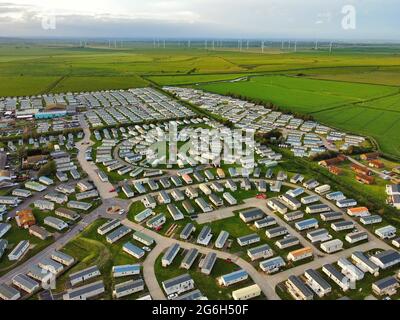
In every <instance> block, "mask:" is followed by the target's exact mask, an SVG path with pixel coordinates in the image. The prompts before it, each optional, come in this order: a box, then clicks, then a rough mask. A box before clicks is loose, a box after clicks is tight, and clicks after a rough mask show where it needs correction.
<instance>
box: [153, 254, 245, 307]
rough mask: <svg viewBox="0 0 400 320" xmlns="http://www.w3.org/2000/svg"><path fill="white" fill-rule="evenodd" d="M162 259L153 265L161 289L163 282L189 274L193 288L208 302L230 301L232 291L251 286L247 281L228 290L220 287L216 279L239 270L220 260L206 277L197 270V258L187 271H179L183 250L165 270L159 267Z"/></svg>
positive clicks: (233, 265) (160, 257) (198, 260)
mask: <svg viewBox="0 0 400 320" xmlns="http://www.w3.org/2000/svg"><path fill="white" fill-rule="evenodd" d="M162 257H163V254H162V255H160V256H159V257H158V259H157V260H156V263H155V273H156V277H157V280H158V283H159V284H160V286H161V288H162V282H163V281H165V280H168V279H171V278H174V277H178V276H180V275H183V274H186V273H189V274H190V276H191V277H192V278H193V280H194V282H195V288H196V289H199V290H200V291H201V292H202V293H203V294H204V295H205V296H206V297H207V298H208V299H209V300H232V291H235V290H238V289H240V288H244V287H246V286H249V285H252V284H253V281H252V280H250V279H249V280H246V281H244V282H241V283H238V284H235V285H233V286H230V287H228V288H225V287H221V286H220V285H219V284H218V282H217V278H218V277H220V276H222V275H225V274H228V273H231V272H233V271H237V270H240V268H239V267H238V266H236V265H235V264H232V263H228V262H226V261H224V260H221V259H217V261H216V263H215V266H214V268H213V270H212V272H211V274H210V275H209V276H207V275H204V274H202V273H201V270H200V269H199V268H198V264H199V262H200V259H201V257H198V258H197V260H196V261H195V262H194V264H193V266H192V268H191V269H190V270H189V271H187V270H185V269H180V264H181V262H182V260H183V258H184V251H183V250H181V252H180V253H179V254H178V256H177V257H176V258H175V260H174V262H173V263H172V264H171V265H170V266H169V267H167V268H163V267H162V265H161V259H162Z"/></svg>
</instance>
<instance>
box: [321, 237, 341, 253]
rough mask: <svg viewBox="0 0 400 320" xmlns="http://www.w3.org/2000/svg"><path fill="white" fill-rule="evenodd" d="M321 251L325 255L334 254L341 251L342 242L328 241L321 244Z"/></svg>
mask: <svg viewBox="0 0 400 320" xmlns="http://www.w3.org/2000/svg"><path fill="white" fill-rule="evenodd" d="M321 249H322V251H324V252H326V253H329V254H331V253H335V252H338V251H340V250H342V249H343V241H341V240H339V239H334V240H330V241H328V242H324V243H322V244H321Z"/></svg>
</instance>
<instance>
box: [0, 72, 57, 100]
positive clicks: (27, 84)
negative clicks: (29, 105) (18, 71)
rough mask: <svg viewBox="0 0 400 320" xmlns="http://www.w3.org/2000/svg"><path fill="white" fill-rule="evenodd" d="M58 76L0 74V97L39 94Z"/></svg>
mask: <svg viewBox="0 0 400 320" xmlns="http://www.w3.org/2000/svg"><path fill="white" fill-rule="evenodd" d="M58 78H59V77H55V76H47V77H46V76H44V77H32V76H0V97H1V96H25V95H34V94H40V93H42V92H44V91H46V88H47V87H49V86H51V85H52V84H53V83H54V82H55V81H57V79H58Z"/></svg>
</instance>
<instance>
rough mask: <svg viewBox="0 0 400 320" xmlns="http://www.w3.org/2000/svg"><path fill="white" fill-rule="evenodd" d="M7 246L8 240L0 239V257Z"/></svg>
mask: <svg viewBox="0 0 400 320" xmlns="http://www.w3.org/2000/svg"><path fill="white" fill-rule="evenodd" d="M7 246H8V241H7V240H6V239H0V259H1V257H2V256H3V254H4V252H5V251H6V249H7Z"/></svg>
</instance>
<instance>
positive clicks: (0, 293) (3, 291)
mask: <svg viewBox="0 0 400 320" xmlns="http://www.w3.org/2000/svg"><path fill="white" fill-rule="evenodd" d="M20 297H21V293H20V292H19V291H18V290H17V289H15V288H13V287H10V286H8V285H6V284H0V298H1V299H3V300H18V299H19V298H20Z"/></svg>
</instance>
